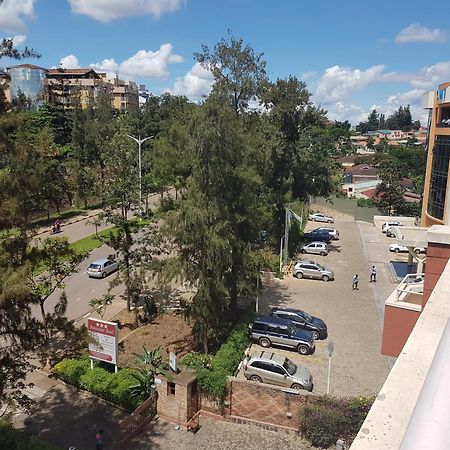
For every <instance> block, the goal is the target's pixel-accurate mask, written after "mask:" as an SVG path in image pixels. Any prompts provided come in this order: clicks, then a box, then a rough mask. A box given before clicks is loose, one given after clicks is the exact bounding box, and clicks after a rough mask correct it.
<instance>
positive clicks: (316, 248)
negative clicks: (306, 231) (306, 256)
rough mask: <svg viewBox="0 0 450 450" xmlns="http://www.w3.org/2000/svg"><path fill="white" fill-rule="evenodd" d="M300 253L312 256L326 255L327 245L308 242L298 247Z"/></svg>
mask: <svg viewBox="0 0 450 450" xmlns="http://www.w3.org/2000/svg"><path fill="white" fill-rule="evenodd" d="M300 253H311V254H313V255H321V256H327V255H328V245H327V244H325V242H310V243H309V244H305V245H302V246H301V247H300Z"/></svg>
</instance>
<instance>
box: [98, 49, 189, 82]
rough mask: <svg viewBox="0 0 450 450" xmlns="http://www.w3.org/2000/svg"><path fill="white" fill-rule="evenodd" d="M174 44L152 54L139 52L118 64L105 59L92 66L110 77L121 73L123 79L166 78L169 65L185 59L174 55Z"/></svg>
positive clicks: (112, 60) (145, 51)
mask: <svg viewBox="0 0 450 450" xmlns="http://www.w3.org/2000/svg"><path fill="white" fill-rule="evenodd" d="M172 51H173V46H172V44H163V45H161V47H160V48H159V50H156V51H155V52H152V51H151V50H148V51H147V50H139V51H138V52H137V53H135V54H134V55H133V56H131V57H130V58H128V59H126V60H125V61H123V62H121V63H118V62H116V61H115V60H114V59H104V60H103V61H102V62H99V63H95V64H90V67H92V68H94V69H96V70H97V69H98V70H101V71H103V72H107V73H108V74H110V75H113V74H115V72H118V73H119V76H120V77H122V78H128V79H136V78H166V77H168V76H169V70H168V65H169V64H172V63H181V62H182V61H183V58H182V57H181V56H179V55H176V54H174V53H173V52H172Z"/></svg>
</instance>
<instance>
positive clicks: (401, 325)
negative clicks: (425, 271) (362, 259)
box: [381, 262, 428, 357]
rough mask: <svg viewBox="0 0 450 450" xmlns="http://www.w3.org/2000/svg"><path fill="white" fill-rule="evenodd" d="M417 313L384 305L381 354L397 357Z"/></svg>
mask: <svg viewBox="0 0 450 450" xmlns="http://www.w3.org/2000/svg"><path fill="white" fill-rule="evenodd" d="M427 267H428V262H427ZM419 315H420V312H419V311H411V310H409V309H404V308H396V307H394V306H388V305H385V307H384V325H383V341H382V344H381V353H382V354H383V355H386V356H394V357H397V356H398V355H399V354H400V352H401V351H402V348H403V346H404V345H405V343H406V341H407V339H408V337H409V335H410V333H411V331H412V329H413V328H414V325H415V324H416V322H417V319H418V318H419Z"/></svg>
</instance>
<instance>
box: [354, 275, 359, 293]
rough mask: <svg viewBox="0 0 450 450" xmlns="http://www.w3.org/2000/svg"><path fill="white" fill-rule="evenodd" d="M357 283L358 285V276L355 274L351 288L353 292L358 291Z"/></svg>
mask: <svg viewBox="0 0 450 450" xmlns="http://www.w3.org/2000/svg"><path fill="white" fill-rule="evenodd" d="M358 283H359V275H358V274H357V273H355V275H354V276H353V287H352V289H353V290H354V291H357V290H358Z"/></svg>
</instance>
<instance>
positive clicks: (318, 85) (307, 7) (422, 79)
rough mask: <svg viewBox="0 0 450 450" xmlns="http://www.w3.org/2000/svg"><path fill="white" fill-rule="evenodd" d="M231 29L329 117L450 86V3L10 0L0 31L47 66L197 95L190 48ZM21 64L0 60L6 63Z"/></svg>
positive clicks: (385, 106) (388, 106)
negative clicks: (297, 82) (441, 85)
mask: <svg viewBox="0 0 450 450" xmlns="http://www.w3.org/2000/svg"><path fill="white" fill-rule="evenodd" d="M229 31H231V32H232V34H233V35H234V36H235V37H237V38H242V39H243V40H244V42H245V43H248V44H250V45H251V46H252V47H253V48H254V49H255V52H256V53H263V54H264V58H265V60H266V61H267V72H268V75H269V78H270V79H271V80H273V81H275V80H276V79H277V78H287V77H289V76H290V75H293V76H296V77H297V78H299V79H301V80H303V81H304V82H305V83H306V84H307V87H308V89H309V90H310V92H311V94H312V101H313V102H314V103H315V104H316V105H318V106H321V107H322V108H324V109H326V110H327V111H328V117H329V118H330V119H336V120H349V121H351V122H352V123H353V124H357V123H359V122H360V121H361V120H364V119H365V118H366V117H367V115H368V113H369V112H370V111H371V110H372V109H373V108H375V109H377V111H380V112H383V113H384V114H386V116H387V115H389V114H391V113H392V112H393V111H395V110H396V109H398V107H399V106H401V105H407V104H409V105H411V111H412V113H413V118H414V119H420V120H421V121H422V124H423V125H424V124H425V120H426V114H425V111H424V110H423V109H422V95H423V93H425V92H427V91H429V90H434V89H436V88H437V86H438V84H439V83H443V82H445V81H450V8H448V7H447V6H446V3H445V2H443V3H442V2H441V3H436V4H433V5H427V4H425V3H423V1H420V2H419V1H418V0H408V1H406V0H394V1H393V0H390V1H387V0H378V1H377V2H368V1H365V0H343V1H336V0H334V1H331V0H278V1H276V0H3V2H2V3H1V4H0V38H3V37H6V38H14V41H15V43H16V45H17V46H18V47H19V48H22V47H23V46H25V45H27V46H29V47H32V48H33V49H35V50H37V51H38V52H39V53H41V54H42V57H41V58H40V59H39V60H29V61H25V62H29V63H32V64H36V65H39V66H42V67H46V68H51V67H66V68H77V67H83V68H84V67H93V68H95V69H98V70H99V71H103V72H108V73H111V74H116V73H118V75H119V77H120V78H121V79H131V80H134V81H136V82H137V83H139V84H146V85H147V88H148V89H149V91H150V92H152V93H153V94H155V95H160V94H162V93H163V92H171V93H173V94H182V95H186V96H187V97H189V98H190V99H191V100H193V101H200V100H201V99H202V98H204V96H205V95H207V94H208V92H209V90H210V89H211V82H212V77H211V74H210V73H209V72H208V71H207V70H205V69H204V68H202V67H200V66H199V65H198V64H197V63H196V61H195V59H194V53H195V52H198V51H200V50H201V46H202V44H206V45H208V46H209V47H213V46H214V44H215V43H217V42H218V41H219V40H220V39H221V38H227V37H228V33H229ZM12 64H15V63H14V62H11V61H8V60H6V59H2V60H1V62H0V65H2V66H8V65H12Z"/></svg>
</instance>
